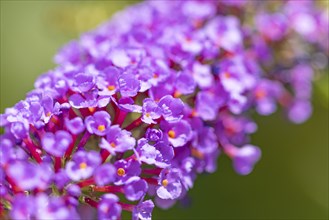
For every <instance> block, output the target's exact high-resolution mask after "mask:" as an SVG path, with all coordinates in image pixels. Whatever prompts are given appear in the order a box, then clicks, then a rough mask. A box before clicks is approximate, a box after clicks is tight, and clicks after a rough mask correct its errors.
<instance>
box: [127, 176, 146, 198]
mask: <svg viewBox="0 0 329 220" xmlns="http://www.w3.org/2000/svg"><path fill="white" fill-rule="evenodd" d="M147 190H148V185H147V183H146V181H145V180H143V179H140V178H139V177H137V176H136V177H133V178H131V179H130V181H129V183H127V184H126V185H125V187H124V193H125V195H126V198H127V199H128V200H130V201H137V200H139V199H141V198H142V197H143V196H144V195H145V194H146V192H147Z"/></svg>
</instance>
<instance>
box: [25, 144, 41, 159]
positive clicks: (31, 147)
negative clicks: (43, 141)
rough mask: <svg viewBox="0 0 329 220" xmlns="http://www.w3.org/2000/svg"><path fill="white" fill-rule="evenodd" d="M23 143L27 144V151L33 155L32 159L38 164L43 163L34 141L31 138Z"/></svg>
mask: <svg viewBox="0 0 329 220" xmlns="http://www.w3.org/2000/svg"><path fill="white" fill-rule="evenodd" d="M23 142H24V143H25V145H26V147H27V149H28V150H29V151H30V153H31V157H32V158H34V159H35V160H36V161H37V162H38V163H41V162H42V159H41V157H40V154H39V153H38V152H37V147H36V146H35V145H34V144H33V143H32V141H31V140H30V139H29V138H25V139H23Z"/></svg>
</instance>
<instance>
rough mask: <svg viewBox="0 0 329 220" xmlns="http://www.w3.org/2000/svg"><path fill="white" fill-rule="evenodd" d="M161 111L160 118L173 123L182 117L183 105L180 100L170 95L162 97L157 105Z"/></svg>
mask: <svg viewBox="0 0 329 220" xmlns="http://www.w3.org/2000/svg"><path fill="white" fill-rule="evenodd" d="M158 105H159V106H160V107H161V109H162V116H163V118H164V119H165V120H166V121H168V122H175V121H178V120H180V119H181V118H182V117H183V109H184V104H183V102H182V101H181V100H180V99H175V98H173V97H172V96H171V95H166V96H164V97H162V98H161V99H160V101H159V103H158Z"/></svg>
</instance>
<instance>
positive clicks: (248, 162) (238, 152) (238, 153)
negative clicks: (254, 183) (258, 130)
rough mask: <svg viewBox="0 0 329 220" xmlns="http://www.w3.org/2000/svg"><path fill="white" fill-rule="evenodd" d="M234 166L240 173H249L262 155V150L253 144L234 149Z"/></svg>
mask: <svg viewBox="0 0 329 220" xmlns="http://www.w3.org/2000/svg"><path fill="white" fill-rule="evenodd" d="M233 152H234V153H233V167H234V169H235V171H236V172H237V173H238V174H241V175H248V174H249V173H251V171H252V170H253V168H254V165H255V163H257V162H258V160H259V159H260V157H261V151H260V149H259V148H258V147H255V146H253V145H245V146H243V147H241V148H236V149H235V150H234V151H233Z"/></svg>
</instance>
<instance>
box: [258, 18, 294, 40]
mask: <svg viewBox="0 0 329 220" xmlns="http://www.w3.org/2000/svg"><path fill="white" fill-rule="evenodd" d="M287 22H288V21H287V18H286V17H285V16H284V15H283V14H281V13H275V14H265V13H261V14H258V15H257V16H256V24H257V27H258V29H259V31H260V32H261V34H262V35H264V36H265V38H266V39H269V40H273V41H278V40H281V39H282V38H283V37H284V36H285V35H286V31H287Z"/></svg>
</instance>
